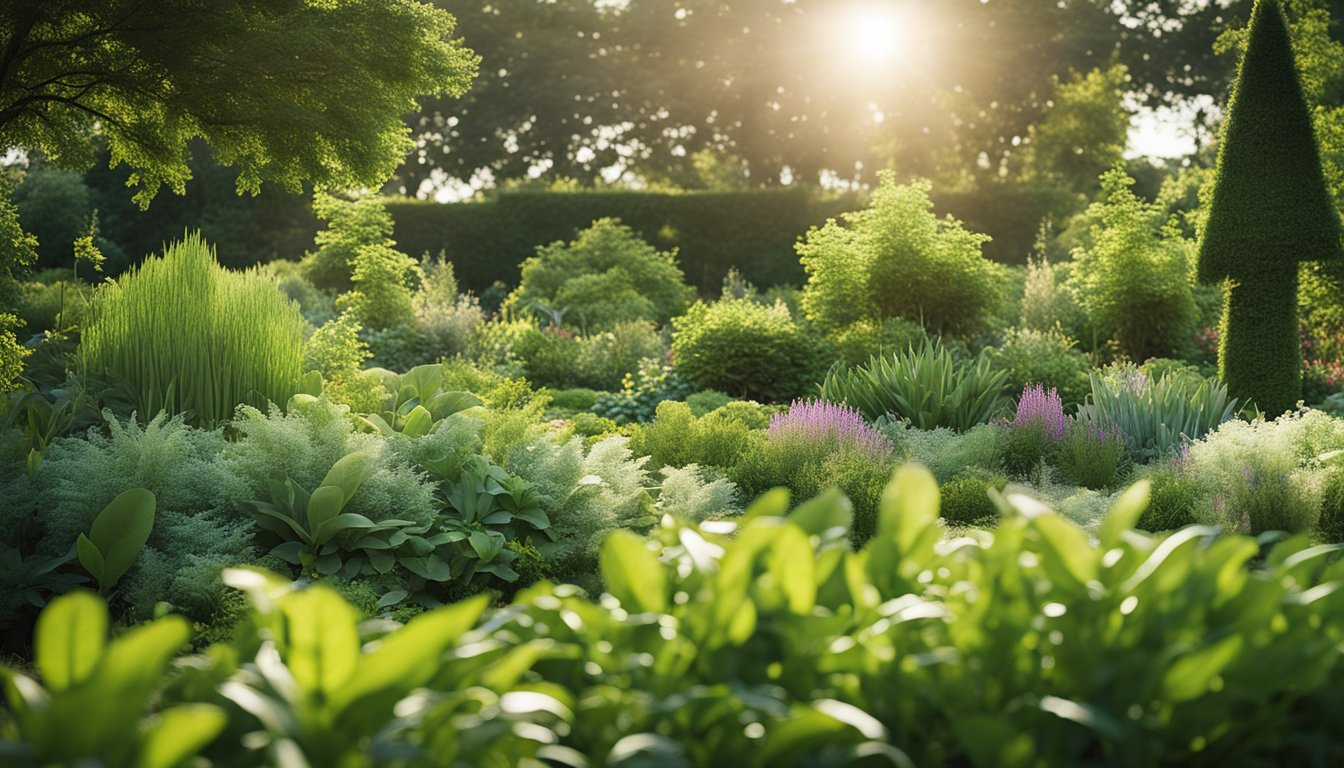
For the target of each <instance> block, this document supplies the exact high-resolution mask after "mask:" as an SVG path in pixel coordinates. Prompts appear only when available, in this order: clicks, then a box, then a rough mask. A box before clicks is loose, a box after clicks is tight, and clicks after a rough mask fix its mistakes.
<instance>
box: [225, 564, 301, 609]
mask: <svg viewBox="0 0 1344 768" xmlns="http://www.w3.org/2000/svg"><path fill="white" fill-rule="evenodd" d="M220 578H221V580H222V581H223V582H224V584H225V585H226V586H229V587H233V588H234V589H236V590H238V591H240V592H242V593H243V594H245V595H247V600H248V602H249V603H251V604H252V609H253V610H255V611H256V612H257V613H260V614H262V615H268V614H270V613H271V612H272V611H274V610H275V607H276V604H277V603H278V601H279V600H280V598H282V597H284V596H285V595H287V594H289V593H290V592H292V591H294V583H293V582H291V581H290V580H289V579H282V578H280V577H279V576H276V575H275V574H274V573H271V572H270V571H268V570H265V569H263V568H254V567H252V566H240V567H237V568H225V569H224V572H223V573H222V574H221V575H220Z"/></svg>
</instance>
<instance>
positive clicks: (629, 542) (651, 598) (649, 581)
mask: <svg viewBox="0 0 1344 768" xmlns="http://www.w3.org/2000/svg"><path fill="white" fill-rule="evenodd" d="M600 562H601V567H602V577H603V579H604V580H605V581H606V584H607V591H609V592H611V594H613V595H615V596H616V599H618V600H620V601H621V604H622V605H623V606H625V607H626V610H629V611H631V612H641V611H653V612H657V613H662V612H663V611H664V610H666V609H667V571H666V570H665V569H664V568H663V564H662V563H660V562H658V558H657V557H656V556H655V555H654V554H653V553H652V552H650V551H649V548H648V546H647V545H646V542H645V540H644V538H643V537H641V536H639V535H637V534H634V533H631V532H630V531H626V530H617V531H614V532H612V533H611V534H610V535H609V536H607V540H606V541H605V542H603V544H602V553H601V556H600Z"/></svg>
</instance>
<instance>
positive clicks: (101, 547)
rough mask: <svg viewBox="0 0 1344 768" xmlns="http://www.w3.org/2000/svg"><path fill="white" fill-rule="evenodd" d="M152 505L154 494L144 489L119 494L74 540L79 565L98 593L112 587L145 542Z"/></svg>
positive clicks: (151, 517)
mask: <svg viewBox="0 0 1344 768" xmlns="http://www.w3.org/2000/svg"><path fill="white" fill-rule="evenodd" d="M154 503H155V502H154V494H152V493H150V492H149V491H147V490H145V489H144V488H130V489H128V490H125V491H122V492H121V494H120V495H118V496H117V498H115V499H113V500H112V503H111V504H108V505H107V506H106V507H104V508H103V511H102V512H99V513H98V516H97V517H95V518H94V519H93V528H92V529H90V530H89V534H88V535H87V536H86V535H84V534H82V533H81V534H79V538H78V539H76V540H75V551H76V552H77V553H78V555H79V564H80V565H82V566H84V570H86V571H88V572H89V575H90V576H92V577H93V578H94V581H96V582H97V583H98V591H99V592H102V593H104V594H106V593H107V592H109V591H111V589H112V587H114V586H116V584H117V582H118V581H119V580H120V579H121V577H122V576H123V575H124V574H125V573H126V571H127V570H128V569H130V567H131V564H132V563H134V562H135V558H136V557H138V556H139V555H140V550H142V549H144V547H145V542H147V541H149V532H150V530H152V529H153V527H154Z"/></svg>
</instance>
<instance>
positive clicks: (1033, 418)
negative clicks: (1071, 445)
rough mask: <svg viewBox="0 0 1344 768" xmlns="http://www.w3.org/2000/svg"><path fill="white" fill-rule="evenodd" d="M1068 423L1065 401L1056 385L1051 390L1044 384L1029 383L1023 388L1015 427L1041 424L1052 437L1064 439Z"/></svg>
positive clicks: (1018, 403) (1014, 422)
mask: <svg viewBox="0 0 1344 768" xmlns="http://www.w3.org/2000/svg"><path fill="white" fill-rule="evenodd" d="M1066 423H1067V422H1066V420H1065V418H1064V403H1063V401H1061V400H1060V399H1059V392H1058V391H1057V390H1056V389H1055V388H1054V387H1051V388H1050V391H1049V392H1047V391H1046V390H1045V385H1044V384H1037V385H1036V386H1034V387H1033V386H1031V385H1030V384H1028V385H1027V386H1026V387H1024V388H1023V389H1022V397H1021V398H1020V399H1018V401H1017V416H1016V417H1015V418H1014V419H1013V428H1014V429H1020V428H1022V427H1026V426H1040V427H1043V428H1044V429H1045V434H1047V435H1049V436H1050V437H1051V438H1052V439H1055V440H1062V439H1064V428H1065V426H1066Z"/></svg>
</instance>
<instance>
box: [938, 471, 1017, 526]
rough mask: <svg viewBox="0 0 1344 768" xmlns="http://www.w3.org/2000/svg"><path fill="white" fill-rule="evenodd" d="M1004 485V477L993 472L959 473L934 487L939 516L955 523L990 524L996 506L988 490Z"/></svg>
mask: <svg viewBox="0 0 1344 768" xmlns="http://www.w3.org/2000/svg"><path fill="white" fill-rule="evenodd" d="M1007 485H1008V478H1007V477H1006V476H1004V475H1000V474H996V473H994V472H989V471H986V470H983V469H975V468H971V469H969V470H967V471H966V472H963V473H962V474H961V475H960V476H958V477H957V478H956V479H955V480H952V481H951V482H948V483H944V484H943V485H942V486H941V487H940V488H939V489H938V498H939V501H940V506H941V512H942V516H943V519H944V520H946V521H947V522H949V523H953V524H956V525H993V519H994V518H995V517H997V516H998V507H996V506H995V505H994V500H993V499H991V498H990V496H989V493H990V491H991V490H994V491H1002V490H1003V489H1004V487H1005V486H1007Z"/></svg>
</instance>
